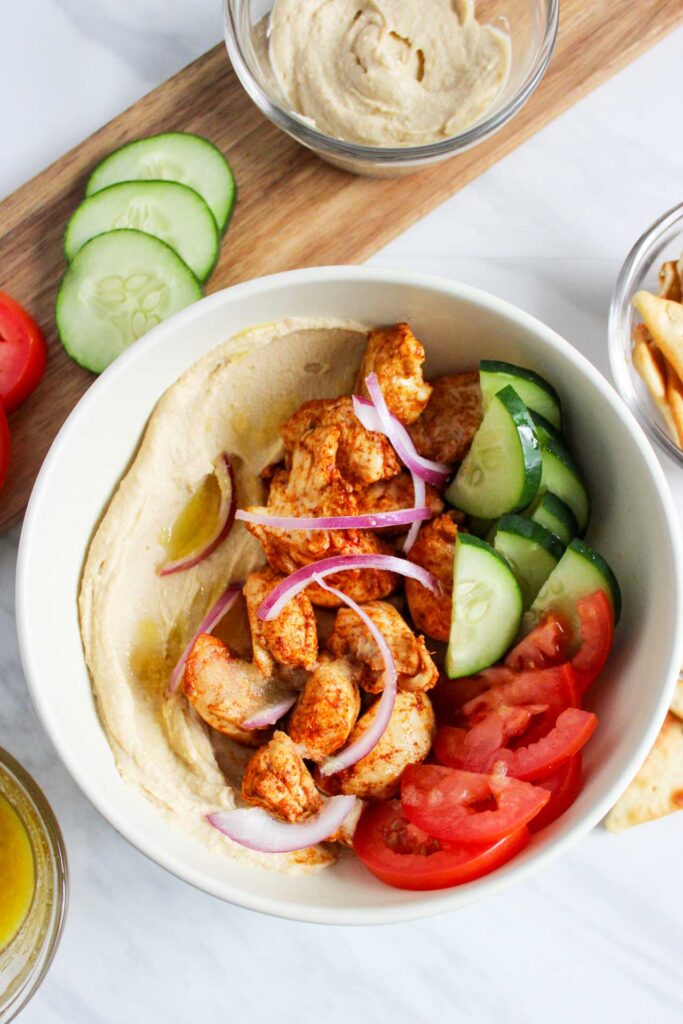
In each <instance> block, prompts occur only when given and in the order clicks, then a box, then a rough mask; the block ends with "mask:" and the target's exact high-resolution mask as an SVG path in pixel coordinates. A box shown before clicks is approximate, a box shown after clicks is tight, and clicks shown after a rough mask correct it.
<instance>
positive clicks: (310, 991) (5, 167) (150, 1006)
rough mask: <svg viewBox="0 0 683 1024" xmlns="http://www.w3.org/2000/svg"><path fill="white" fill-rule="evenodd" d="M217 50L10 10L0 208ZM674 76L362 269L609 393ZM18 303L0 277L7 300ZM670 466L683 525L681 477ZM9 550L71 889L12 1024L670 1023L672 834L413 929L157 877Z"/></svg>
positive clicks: (561, 867) (138, 26)
mask: <svg viewBox="0 0 683 1024" xmlns="http://www.w3.org/2000/svg"><path fill="white" fill-rule="evenodd" d="M219 34H220V12H219V3H218V0H119V2H118V3H116V4H111V3H108V2H105V0H21V3H15V4H13V5H12V6H11V7H10V5H7V8H6V9H5V10H3V30H2V37H3V55H2V63H1V64H0V85H1V86H2V87H1V88H0V125H1V126H2V144H1V145H2V158H1V159H0V195H4V194H6V193H8V192H10V191H11V190H12V189H13V188H15V187H16V186H17V185H19V184H21V183H22V182H23V181H24V180H25V179H27V178H28V177H29V176H31V175H32V174H34V173H35V172H37V171H38V170H40V169H41V168H42V167H43V166H44V165H45V164H47V163H48V162H49V161H50V160H52V159H53V158H55V157H57V156H58V155H59V154H60V153H61V152H63V151H64V150H66V149H67V148H68V147H69V146H71V145H73V144H74V143H76V142H78V141H79V140H80V139H81V138H82V137H83V136H85V135H87V134H88V133H89V132H90V131H92V130H93V129H95V128H97V127H98V126H99V125H100V124H101V123H102V122H104V121H105V120H107V119H108V118H109V117H111V116H113V115H114V114H116V113H118V112H119V110H121V109H123V107H125V106H126V105H128V104H129V103H131V102H133V101H134V100H135V99H136V98H137V97H138V96H140V95H142V94H143V93H144V92H146V91H147V90H148V89H150V88H151V87H153V86H154V85H155V84H157V83H158V82H160V81H161V80H163V79H165V78H166V77H167V76H168V75H169V74H171V73H172V72H173V71H175V70H177V69H178V68H180V67H181V66H183V65H184V64H185V63H187V62H188V61H189V60H190V59H192V58H193V57H194V56H196V55H198V54H199V53H201V52H202V51H203V50H205V49H206V48H208V47H209V46H210V45H212V44H213V43H214V42H215V41H217V40H218V38H219ZM682 61H683V32H680V31H679V32H678V33H677V34H674V35H673V36H671V37H670V38H669V39H668V40H666V41H665V42H663V43H662V44H660V45H659V46H658V47H657V48H656V49H655V50H653V51H652V52H651V53H649V54H648V55H646V56H645V57H643V58H642V59H641V60H639V61H638V62H637V63H636V64H634V65H633V66H631V67H630V68H628V69H627V70H625V71H624V72H622V73H621V74H619V75H618V76H617V77H616V78H615V79H613V80H612V81H611V82H610V83H609V84H607V85H606V86H604V87H603V88H602V89H600V90H599V91H598V92H596V93H595V94H593V95H592V96H591V97H590V98H588V99H587V100H585V101H584V102H583V103H581V104H580V105H579V106H577V107H576V108H574V109H573V110H572V111H570V112H569V113H568V114H566V115H565V116H564V117H562V118H561V119H560V120H558V121H557V122H555V123H554V124H553V125H551V126H550V127H549V128H547V129H546V130H545V131H543V132H542V133H541V134H540V135H538V136H537V137H536V138H535V139H533V140H532V141H531V142H529V143H527V144H526V145H525V146H523V147H522V148H521V149H520V150H518V151H517V152H515V153H513V154H512V155H511V156H509V157H508V158H507V159H506V160H505V161H504V162H502V163H501V164H499V165H498V166H497V167H495V168H493V169H492V170H491V171H489V172H488V173H487V174H486V175H484V176H483V177H482V178H480V179H479V180H478V181H476V182H475V183H474V184H472V185H471V186H470V187H469V188H467V189H466V190H465V191H463V192H461V193H460V194H459V195H457V196H455V197H454V198H453V199H452V200H450V201H449V202H448V203H446V204H445V205H444V206H443V207H441V208H440V209H439V210H437V211H436V212H434V213H432V214H431V215H430V216H428V217H427V218H425V219H424V220H423V221H422V222H421V223H419V224H418V225H417V226H415V227H414V228H413V229H412V230H410V231H408V232H407V233H406V234H404V235H403V236H402V237H401V238H399V239H397V240H396V241H395V242H393V243H392V244H391V245H390V246H388V247H387V248H386V249H385V250H384V251H383V252H381V253H380V254H379V255H377V256H376V257H375V258H374V259H373V261H372V262H374V263H376V264H386V265H394V266H396V265H405V266H410V267H411V268H414V269H416V270H421V271H426V272H434V273H439V274H445V275H448V276H450V277H453V278H459V279H461V280H464V281H468V282H471V283H473V284H476V285H480V286H481V287H484V288H486V289H488V290H490V291H493V292H496V293H498V294H499V295H502V296H505V297H506V298H509V299H511V300H512V301H513V302H515V303H517V304H518V305H520V306H522V307H524V308H526V309H527V310H529V311H530V312H532V313H534V314H536V315H537V316H539V317H541V318H542V319H543V320H545V321H546V322H548V323H549V324H551V325H552V326H553V327H555V328H556V329H557V330H558V331H559V332H560V333H561V334H563V335H565V336H566V337H568V338H569V339H570V340H571V341H573V342H574V343H575V344H576V345H577V346H578V347H579V348H581V349H582V350H583V351H584V352H586V353H587V354H588V355H589V356H590V358H591V359H593V361H594V362H595V363H596V364H597V365H598V366H599V367H600V369H602V370H603V371H605V372H607V355H606V320H607V308H608V302H609V296H610V291H611V288H612V284H613V281H614V278H615V275H616V273H617V270H618V268H619V265H620V262H621V261H622V259H623V257H624V255H625V254H626V252H627V251H628V249H629V248H630V246H631V244H632V243H633V241H634V240H635V238H636V237H637V236H638V234H639V233H640V231H641V229H643V228H644V227H645V226H646V225H647V224H649V223H650V222H651V221H652V220H653V219H654V218H655V217H656V216H657V215H658V214H659V213H660V212H662V211H663V210H665V209H667V208H668V207H669V206H671V205H673V204H674V203H675V202H677V201H680V200H681V188H682V183H683V144H682V142H681V133H680V130H679V129H680V68H681V63H682ZM674 125H678V126H679V129H676V130H674V128H673V126H674ZM645 132H647V142H643V141H641V139H642V136H643V133H645ZM228 244H229V241H228ZM11 284H12V282H11V276H10V275H9V274H8V272H7V269H6V268H4V267H0V285H1V286H2V287H6V288H7V289H8V290H11ZM665 468H666V469H667V472H668V475H669V479H670V481H671V482H672V485H673V487H674V491H675V496H676V498H677V500H678V501H679V503H680V505H681V508H683V474H681V473H680V470H679V471H678V478H674V470H673V466H671V464H669V463H666V464H665ZM17 540H18V533H17V532H14V533H13V534H10V535H9V536H5V537H2V538H0V680H1V686H2V693H1V699H0V744H3V745H6V746H7V747H8V748H9V749H10V750H11V751H13V752H14V753H15V754H16V755H17V756H18V757H19V758H20V759H21V760H22V761H23V762H24V763H25V764H26V765H27V767H28V768H29V769H30V770H31V771H32V772H33V773H34V774H35V775H36V777H37V779H38V780H39V782H40V783H41V785H42V786H43V787H44V789H45V791H46V792H47V794H48V797H49V799H50V800H51V801H52V804H53V806H54V808H55V810H56V812H57V815H58V817H59V819H60V821H61V823H62V826H63V828H64V832H65V836H66V841H67V844H68V848H69V855H70V861H71V877H72V896H71V906H70V912H69V918H68V924H67V928H66V932H65V935H64V939H63V942H62V946H61V948H60V950H59V953H58V955H57V958H56V961H55V963H54V965H53V968H52V970H51V972H50V975H49V977H48V979H47V981H46V983H45V985H44V986H43V988H42V989H41V991H40V992H39V993H38V995H37V996H36V997H35V999H34V1001H33V1002H32V1003H31V1005H30V1006H29V1008H28V1009H27V1010H25V1012H24V1013H23V1015H22V1016H21V1020H22V1022H25V1024H138V1022H139V1024H143V1022H144V1024H149V1022H156V1021H163V1022H164V1024H185V1022H186V1021H189V1020H192V1021H195V1020H196V1021H205V1022H207V1024H213V1022H214V1021H216V1022H218V1021H221V1022H222V1021H224V1020H230V1019H245V1018H247V1019H253V1020H256V1021H259V1022H261V1021H263V1022H265V1021H268V1020H271V1019H277V1020H281V1021H285V1022H289V1021H295V1020H296V1021H300V1022H302V1024H306V1022H309V1021H310V1022H313V1021H316V1022H317V1021H320V1020H322V1021H325V1020H330V1021H334V1022H336V1021H342V1020H345V1019H347V1017H350V1018H351V1019H356V1020H375V1019H380V1018H381V1017H383V1016H384V1015H386V1017H389V1015H391V1017H392V1019H393V1020H395V1021H430V1022H431V1021H435V1020H439V1019H443V1017H444V1016H447V1019H448V1020H450V1021H467V1022H470V1021H472V1022H477V1024H489V1022H490V1024H500V1021H501V1020H502V1021H506V1022H510V1024H527V1022H533V1024H542V1022H543V1024H545V1021H547V1020H552V1021H553V1022H554V1024H574V1022H575V1021H576V1020H577V1019H582V1020H586V1021H590V1022H599V1021H607V1020H610V1021H611V1020H618V1021H619V1022H620V1024H641V1022H642V1021H644V1020H648V1021H650V1022H653V1024H654V1022H656V1024H660V1022H661V1024H664V1022H671V1024H673V1022H674V1021H678V1020H680V1019H681V1014H682V1013H683V980H682V978H681V971H680V964H681V956H682V955H683V921H682V920H681V916H680V910H679V908H680V893H681V891H682V889H683V859H682V858H681V856H680V849H681V839H682V838H683V815H681V816H680V817H676V816H674V817H671V818H668V819H665V820H663V821H660V822H657V823H655V824H652V825H649V826H646V827H643V828H639V829H635V830H632V831H631V832H630V833H629V834H626V835H624V836H622V837H613V836H610V835H608V834H606V833H605V832H604V831H603V830H600V829H598V830H596V831H595V832H593V833H592V834H591V835H590V836H588V838H587V839H585V840H584V842H583V843H582V844H581V845H580V846H579V847H578V848H577V849H575V850H574V851H573V852H571V853H570V854H569V855H568V856H566V857H565V858H564V859H563V860H562V861H561V862H560V863H557V864H554V865H553V866H552V867H550V868H549V869H548V870H547V871H545V872H543V873H542V874H541V875H539V876H537V877H536V878H534V879H533V880H531V881H529V882H528V883H526V884H525V885H520V886H518V887H517V888H514V889H512V890H510V891H508V892H507V893H505V894H504V895H502V896H500V897H499V898H497V899H496V900H495V901H494V902H489V903H484V904H481V905H478V906H474V907H471V908H468V909H466V910H464V911H461V912H460V913H458V914H457V915H451V916H446V917H442V918H438V919H433V920H427V921H424V922H421V923H418V924H411V925H410V926H401V925H397V926H391V927H381V928H377V929H371V928H368V929H363V930H343V929H341V928H321V927H312V926H304V925H298V924H292V923H288V922H282V921H277V920H270V919H267V918H265V917H261V916H258V915H256V914H252V913H248V912H246V911H242V910H238V909H235V908H233V907H230V906H227V905H224V904H221V903H219V902H217V901H215V900H213V899H211V898H209V897H208V896H205V895H204V894H202V893H199V892H196V891H194V890H193V889H191V888H190V887H189V886H187V885H184V884H183V883H181V882H179V881H177V880H176V879H174V878H172V877H170V876H169V875H167V874H165V873H164V872H163V871H162V870H161V869H159V868H157V867H156V866H155V865H154V864H152V863H150V862H149V861H147V860H146V859H145V858H144V857H143V856H142V855H141V854H139V853H138V852H137V851H136V850H134V849H133V848H132V847H130V846H129V845H128V844H127V843H126V842H125V841H124V840H122V839H121V838H120V837H119V836H118V835H116V833H115V832H114V831H113V830H112V829H111V828H110V827H109V826H108V825H107V824H106V823H105V822H104V821H103V820H102V819H101V818H100V817H99V816H98V815H97V814H96V813H95V811H94V810H93V809H92V808H91V807H90V805H89V804H88V803H87V801H86V800H85V799H84V797H83V796H81V794H80V792H79V791H78V790H77V788H76V787H75V785H74V783H73V782H72V781H71V779H70V777H69V776H68V775H67V774H66V771H65V770H64V769H63V768H62V766H61V764H60V763H59V762H58V760H57V758H56V756H55V754H54V752H53V750H52V748H51V746H50V744H49V742H48V740H47V739H46V737H45V736H44V734H43V732H42V729H41V728H40V726H39V725H38V723H37V721H36V718H35V715H34V714H33V711H32V709H31V707H30V704H29V700H28V696H27V693H26V689H25V685H24V681H23V678H22V673H21V669H20V666H19V659H18V653H17V646H16V639H15V632H14V602H13V577H14V567H15V557H16V546H17ZM37 642H39V638H37ZM58 682H59V675H58V671H57V672H56V674H55V684H56V685H58Z"/></svg>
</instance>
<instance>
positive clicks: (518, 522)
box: [493, 514, 564, 608]
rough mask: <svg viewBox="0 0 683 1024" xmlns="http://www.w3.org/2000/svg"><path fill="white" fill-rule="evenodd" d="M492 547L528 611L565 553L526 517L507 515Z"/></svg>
mask: <svg viewBox="0 0 683 1024" xmlns="http://www.w3.org/2000/svg"><path fill="white" fill-rule="evenodd" d="M493 546H494V547H495V549H496V551H498V552H499V553H500V554H501V555H502V556H503V557H504V558H505V559H507V561H508V563H509V565H510V568H511V569H512V571H513V573H514V574H515V578H516V580H517V582H518V583H519V588H520V590H521V591H522V601H523V603H524V607H525V608H528V607H529V605H530V604H531V602H532V601H533V600H534V598H535V597H536V595H537V594H538V592H539V590H540V589H541V587H542V586H543V584H544V583H545V581H546V580H547V579H548V577H549V576H550V573H551V572H552V571H553V569H554V568H555V566H556V565H557V564H558V562H559V561H560V559H561V558H562V555H563V553H564V545H563V544H562V543H561V542H560V541H559V540H558V538H557V537H556V536H555V534H553V533H551V532H550V530H546V528H545V527H544V526H541V524H540V523H536V522H534V521H533V520H531V519H526V518H525V517H524V516H517V515H510V514H509V515H505V516H502V517H501V518H500V519H499V521H498V526H497V528H496V533H495V539H494V542H493Z"/></svg>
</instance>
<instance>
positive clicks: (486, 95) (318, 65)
mask: <svg viewBox="0 0 683 1024" xmlns="http://www.w3.org/2000/svg"><path fill="white" fill-rule="evenodd" d="M269 54H270V62H271V65H272V68H273V72H274V74H275V77H276V79H277V81H278V83H279V86H280V88H281V90H282V92H283V94H284V96H285V98H286V100H287V102H288V103H289V104H290V106H291V107H292V109H293V110H294V111H296V112H297V113H298V114H300V115H302V116H303V117H305V118H307V119H309V120H310V121H312V122H313V124H314V125H315V127H316V128H318V130H319V131H322V132H324V133H325V134H327V135H330V136H334V137H336V138H339V139H344V140H346V141H349V142H358V143H363V144H365V145H374V146H416V145H423V144H425V143H430V142H437V141H439V140H441V139H447V138H449V137H451V136H453V135H456V134H458V133H459V132H461V131H463V130H464V129H465V128H467V127H469V126H470V125H472V124H474V122H476V121H477V120H478V119H479V118H480V117H481V116H482V115H483V114H484V113H486V111H487V110H488V109H489V108H490V107H491V105H492V104H493V102H494V100H495V98H496V96H497V94H498V93H499V92H500V90H501V88H502V86H503V85H504V83H505V81H506V79H507V76H508V73H509V69H510V39H509V36H507V35H506V34H505V33H504V32H501V31H500V30H499V29H496V28H494V27H493V26H491V25H481V24H479V22H478V21H477V20H476V18H475V14H474V0H305V2H304V3H302V2H301V0H275V5H274V7H273V11H272V14H271V21H270V46H269Z"/></svg>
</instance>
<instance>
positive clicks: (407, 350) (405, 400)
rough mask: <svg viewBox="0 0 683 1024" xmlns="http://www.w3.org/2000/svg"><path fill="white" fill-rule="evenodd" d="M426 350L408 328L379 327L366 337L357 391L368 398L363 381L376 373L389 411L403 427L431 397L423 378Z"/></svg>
mask: <svg viewBox="0 0 683 1024" xmlns="http://www.w3.org/2000/svg"><path fill="white" fill-rule="evenodd" d="M424 360H425V350H424V348H423V347H422V345H421V344H420V342H419V341H418V340H417V338H416V337H415V335H414V334H413V332H412V331H411V329H410V327H408V324H395V325H394V326H393V327H382V328H379V329H377V330H375V331H370V333H369V334H368V344H367V348H366V349H365V355H364V356H363V361H362V363H361V364H360V369H359V371H358V377H357V378H356V390H357V391H359V392H360V393H361V394H363V395H367V389H366V387H365V378H366V377H367V376H368V374H370V373H373V372H374V373H376V374H377V379H378V380H379V384H380V387H381V388H382V394H383V395H384V400H385V402H386V403H387V405H388V407H389V410H390V411H391V412H393V414H394V416H397V417H398V418H399V419H400V420H401V422H402V423H405V424H408V423H414V422H415V420H416V419H417V418H418V416H419V415H420V414H421V413H422V411H423V410H424V408H425V406H426V405H427V402H428V401H429V396H430V395H431V393H432V386H431V384H427V383H426V381H425V380H424V378H423V377H422V364H423V363H424Z"/></svg>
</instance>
